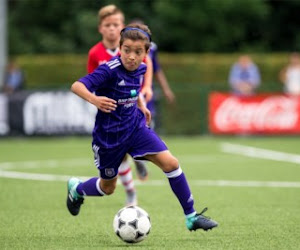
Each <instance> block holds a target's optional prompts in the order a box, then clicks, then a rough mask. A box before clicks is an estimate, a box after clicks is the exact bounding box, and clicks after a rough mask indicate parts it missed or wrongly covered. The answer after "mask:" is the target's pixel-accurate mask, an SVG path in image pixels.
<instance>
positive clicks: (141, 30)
mask: <svg viewBox="0 0 300 250" xmlns="http://www.w3.org/2000/svg"><path fill="white" fill-rule="evenodd" d="M125 39H130V40H133V41H137V40H143V41H144V42H145V49H146V51H148V49H149V48H150V46H151V31H150V29H149V28H148V26H147V25H144V24H140V23H131V24H129V25H127V26H126V27H125V28H124V29H122V30H121V39H120V47H121V46H122V45H123V43H124V41H125Z"/></svg>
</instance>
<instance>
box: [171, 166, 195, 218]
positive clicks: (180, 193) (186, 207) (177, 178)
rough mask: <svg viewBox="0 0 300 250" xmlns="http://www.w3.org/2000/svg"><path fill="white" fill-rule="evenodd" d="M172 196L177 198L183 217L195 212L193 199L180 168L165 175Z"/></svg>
mask: <svg viewBox="0 0 300 250" xmlns="http://www.w3.org/2000/svg"><path fill="white" fill-rule="evenodd" d="M165 174H166V176H167V177H168V179H169V183H170V185H171V188H172V190H173V192H174V194H175V195H176V196H177V198H178V200H179V202H180V204H181V206H182V208H183V211H184V214H185V215H188V214H191V213H194V212H195V209H194V199H193V196H192V194H191V190H190V188H189V185H188V183H187V180H186V178H185V175H184V173H183V172H182V170H181V168H180V167H179V168H178V169H176V170H174V171H172V172H168V173H165Z"/></svg>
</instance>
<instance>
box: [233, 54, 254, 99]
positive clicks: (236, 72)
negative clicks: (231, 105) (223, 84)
mask: <svg viewBox="0 0 300 250" xmlns="http://www.w3.org/2000/svg"><path fill="white" fill-rule="evenodd" d="M229 83H230V87H231V89H232V92H233V93H234V94H236V95H241V96H250V95H253V94H255V91H256V88H257V87H258V86H259V84H260V72H259V70H258V67H257V66H256V65H255V64H254V63H253V62H252V60H251V58H250V57H249V56H248V55H241V56H240V57H239V59H238V61H237V62H236V63H235V64H234V65H233V66H232V67H231V69H230V74H229Z"/></svg>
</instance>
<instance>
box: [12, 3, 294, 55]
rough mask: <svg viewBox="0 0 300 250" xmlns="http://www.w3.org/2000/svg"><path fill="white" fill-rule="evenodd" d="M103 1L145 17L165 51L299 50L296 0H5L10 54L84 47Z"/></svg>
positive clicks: (93, 34)
mask: <svg viewBox="0 0 300 250" xmlns="http://www.w3.org/2000/svg"><path fill="white" fill-rule="evenodd" d="M107 4H116V5H117V6H118V7H119V8H121V9H122V10H123V11H124V13H125V15H126V22H127V23H128V22H129V21H130V20H131V19H134V18H140V19H143V20H144V21H145V23H146V24H147V25H148V26H149V27H150V29H151V30H152V33H153V40H154V41H155V42H156V43H157V44H158V45H159V48H160V50H161V51H165V52H181V53H182V52H188V53H194V52H195V53H201V52H215V53H218V52H245V51H246V52H278V51H297V50H300V33H299V32H298V29H299V27H300V18H299V17H298V16H299V13H300V1H298V0H282V1H281V0H201V1H198V0H111V1H108V0H62V1H59V0H47V1H44V0H8V15H7V16H8V22H7V23H8V29H7V30H8V47H9V54H10V55H16V54H29V53H31V54H37V53H86V52H87V51H88V49H89V48H90V47H91V46H92V45H94V44H95V43H96V42H98V41H99V40H100V39H101V36H100V34H99V33H98V31H97V25H98V20H97V13H98V10H99V8H101V7H103V6H104V5H107Z"/></svg>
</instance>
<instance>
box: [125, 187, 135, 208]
mask: <svg viewBox="0 0 300 250" xmlns="http://www.w3.org/2000/svg"><path fill="white" fill-rule="evenodd" d="M130 206H137V195H136V191H135V190H132V191H127V199H126V207H130Z"/></svg>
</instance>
